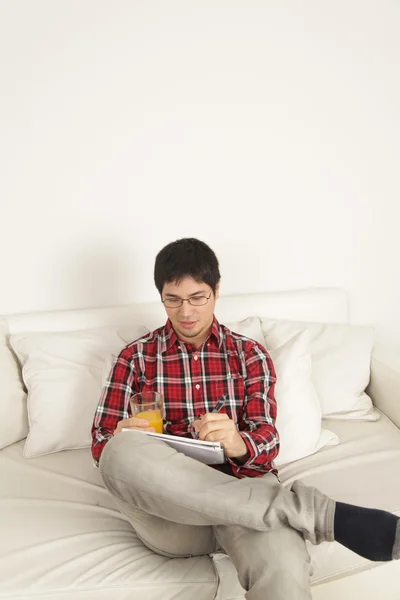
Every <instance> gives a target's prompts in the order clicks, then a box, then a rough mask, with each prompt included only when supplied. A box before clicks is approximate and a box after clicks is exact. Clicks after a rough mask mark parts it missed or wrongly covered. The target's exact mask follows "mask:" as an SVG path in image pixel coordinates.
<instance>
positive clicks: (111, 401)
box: [92, 238, 400, 600]
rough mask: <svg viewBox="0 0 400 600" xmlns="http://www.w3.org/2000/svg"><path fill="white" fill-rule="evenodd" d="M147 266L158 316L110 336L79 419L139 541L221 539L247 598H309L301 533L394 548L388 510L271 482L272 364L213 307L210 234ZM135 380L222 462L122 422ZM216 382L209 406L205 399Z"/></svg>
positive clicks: (275, 442)
mask: <svg viewBox="0 0 400 600" xmlns="http://www.w3.org/2000/svg"><path fill="white" fill-rule="evenodd" d="M154 279H155V284H156V287H157V289H158V291H159V293H160V296H161V301H162V302H163V303H164V306H165V310H166V312H167V315H168V320H167V323H166V325H165V326H164V327H160V328H159V329H157V330H156V331H154V332H152V333H151V334H149V335H147V336H145V337H144V338H141V339H140V340H138V341H136V342H132V343H131V344H129V345H128V346H127V347H126V348H125V349H124V350H122V352H121V353H120V355H119V356H118V358H117V359H116V362H115V364H114V367H113V369H112V371H111V373H110V376H109V380H108V381H107V383H106V385H105V388H104V390H103V394H102V397H101V399H100V402H99V405H98V408H97V412H96V415H95V418H94V423H93V428H92V434H93V445H92V453H93V457H94V459H95V462H96V464H98V465H99V468H100V473H101V476H102V479H103V481H104V484H105V486H106V487H107V489H108V490H109V491H110V493H111V494H112V496H113V497H114V499H115V501H116V503H117V505H118V507H119V508H120V510H121V511H122V512H123V513H124V514H125V515H126V516H127V517H128V519H129V520H130V522H131V523H132V526H133V527H134V529H135V531H136V533H137V535H138V536H139V537H140V538H141V539H142V540H143V542H144V543H145V544H146V545H147V546H148V547H149V548H151V549H153V550H155V551H156V552H159V553H161V554H163V555H167V556H171V557H176V556H195V555H202V554H209V553H212V552H215V551H216V549H220V550H223V551H225V552H226V553H227V554H228V555H229V556H230V558H231V559H232V561H233V563H234V565H235V567H236V569H237V571H238V576H239V580H240V583H241V585H242V586H243V587H244V589H245V590H246V591H247V593H246V598H247V599H248V600H261V599H262V600H265V599H266V598H268V599H273V600H306V599H308V600H309V599H310V598H311V592H310V574H311V567H310V558H309V555H308V552H307V550H306V546H305V539H308V540H310V541H311V542H312V543H313V544H319V543H320V542H322V541H333V540H337V541H338V542H340V543H342V544H343V545H345V546H347V547H348V548H350V549H351V550H353V551H355V552H357V553H359V554H361V555H362V556H365V557H367V558H369V559H370V560H380V561H381V560H391V559H393V558H399V557H400V525H399V523H400V519H399V518H398V517H396V516H395V515H392V514H391V513H388V512H385V511H379V510H373V509H366V508H361V507H356V506H352V505H348V504H344V503H341V502H335V501H334V500H332V499H331V498H328V497H327V496H325V495H324V494H322V493H321V492H319V491H318V490H316V489H315V488H312V487H307V486H305V485H303V484H302V483H301V482H299V481H297V482H295V483H294V484H293V485H292V486H291V488H290V489H287V488H284V487H283V486H282V485H281V483H280V482H279V477H278V473H277V470H276V468H275V465H274V458H275V457H276V456H277V454H278V452H279V436H278V432H277V431H276V429H275V420H276V403H275V398H274V386H275V380H276V377H275V371H274V367H273V364H272V361H271V358H270V356H269V354H268V352H267V351H266V350H265V348H263V347H262V346H261V345H260V344H258V343H257V342H255V341H251V340H249V339H248V338H245V337H243V336H241V335H239V334H236V333H232V332H231V331H230V330H229V329H227V328H226V327H224V326H223V325H221V324H219V323H218V321H217V319H216V318H215V316H214V308H215V304H216V300H217V299H218V296H219V286H220V273H219V266H218V260H217V258H216V256H215V254H214V252H213V251H212V250H211V248H209V247H208V246H207V245H206V244H205V243H204V242H201V241H199V240H196V239H192V238H188V239H187V238H186V239H181V240H177V241H176V242H172V243H171V244H168V245H167V246H166V247H165V248H163V249H162V250H161V251H160V252H159V253H158V255H157V257H156V262H155V270H154ZM143 390H149V391H150V390H151V391H159V392H161V393H163V394H164V398H165V412H166V424H165V432H166V433H172V434H175V435H181V436H189V437H194V436H196V435H197V434H198V436H199V438H200V439H202V440H207V441H219V442H221V443H222V444H223V445H224V448H225V453H226V455H227V463H226V464H225V465H223V466H222V467H210V466H207V465H204V464H202V463H200V462H198V461H195V460H193V459H190V458H188V457H186V456H184V455H183V454H181V453H178V452H176V451H175V450H174V449H172V448H170V447H169V446H167V445H166V444H164V443H163V442H161V441H160V440H156V439H154V438H150V437H148V436H143V435H142V434H140V433H136V432H135V429H142V428H143V427H147V426H148V423H147V422H145V421H144V420H142V419H137V418H132V417H130V416H129V399H130V397H131V396H132V395H133V394H134V393H135V392H138V391H143ZM224 394H225V395H226V396H227V402H226V404H225V406H224V408H223V410H222V411H221V412H219V413H213V412H211V411H212V408H213V406H215V404H216V403H217V402H218V400H219V399H220V398H221V396H222V395H224ZM122 428H130V429H132V432H129V433H121V430H122Z"/></svg>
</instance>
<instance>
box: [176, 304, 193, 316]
mask: <svg viewBox="0 0 400 600" xmlns="http://www.w3.org/2000/svg"><path fill="white" fill-rule="evenodd" d="M179 314H180V315H181V316H182V317H187V316H189V315H192V314H193V306H192V305H191V304H190V303H189V302H182V306H181V307H180V309H179Z"/></svg>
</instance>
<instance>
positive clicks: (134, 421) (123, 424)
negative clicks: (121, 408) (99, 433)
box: [114, 417, 155, 435]
mask: <svg viewBox="0 0 400 600" xmlns="http://www.w3.org/2000/svg"><path fill="white" fill-rule="evenodd" d="M122 429H142V430H143V429H145V430H146V431H155V429H154V427H149V422H148V421H146V419H138V418H137V417H131V418H129V419H122V420H121V421H119V422H118V424H117V428H116V429H115V431H114V435H116V434H117V433H120V432H121V431H122Z"/></svg>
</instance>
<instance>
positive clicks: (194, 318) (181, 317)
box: [162, 277, 219, 347]
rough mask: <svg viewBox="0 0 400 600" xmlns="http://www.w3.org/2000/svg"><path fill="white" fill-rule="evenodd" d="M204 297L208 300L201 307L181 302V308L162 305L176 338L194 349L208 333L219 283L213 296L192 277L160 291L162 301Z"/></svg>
mask: <svg viewBox="0 0 400 600" xmlns="http://www.w3.org/2000/svg"><path fill="white" fill-rule="evenodd" d="M205 296H206V297H207V298H208V296H210V299H209V300H208V301H207V303H206V304H204V305H202V306H193V305H191V304H190V303H189V302H183V304H182V306H177V307H176V308H168V307H167V306H165V304H164V306H165V310H166V312H167V315H168V317H169V319H170V321H171V323H172V326H173V328H174V330H175V333H176V334H177V336H178V338H179V339H180V340H183V341H184V342H190V343H192V344H194V345H195V346H196V347H199V346H200V345H201V344H202V343H203V341H204V340H205V339H206V338H207V336H208V334H209V333H210V329H211V326H212V322H213V316H214V308H215V303H216V300H217V298H218V296H219V283H218V284H217V288H216V295H215V296H214V294H213V292H212V289H211V288H210V286H209V285H207V284H206V283H204V282H202V281H195V280H194V279H192V277H185V278H184V279H182V281H181V282H180V283H179V284H177V283H176V282H169V283H165V284H164V287H163V290H162V300H168V299H170V300H171V299H172V298H175V299H176V298H178V299H189V298H190V299H196V298H199V297H202V298H204V297H205ZM194 301H195V300H194Z"/></svg>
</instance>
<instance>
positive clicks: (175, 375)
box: [92, 317, 279, 478]
mask: <svg viewBox="0 0 400 600" xmlns="http://www.w3.org/2000/svg"><path fill="white" fill-rule="evenodd" d="M275 381H276V375H275V370H274V366H273V364H272V361H271V358H270V356H269V354H268V353H267V351H266V350H265V348H263V347H262V346H261V345H260V344H258V343H257V342H255V341H253V340H250V339H249V338H246V337H244V336H242V335H240V334H238V333H233V332H232V331H230V330H229V329H228V328H227V327H225V326H224V325H220V324H219V323H218V321H217V319H216V318H215V317H214V321H213V325H212V330H211V333H210V335H209V337H208V338H207V340H205V342H204V343H203V344H202V346H201V347H200V348H198V349H197V350H196V349H195V348H194V346H192V345H191V344H189V343H185V342H182V341H180V340H179V339H178V338H177V336H176V333H175V331H174V329H173V327H172V324H171V322H170V320H169V319H168V321H167V323H166V325H165V326H164V327H160V328H159V329H156V330H155V331H153V332H152V333H150V334H148V335H146V336H145V337H142V338H140V339H139V340H136V341H135V342H132V343H131V344H129V345H128V346H126V347H125V348H124V349H123V350H122V352H121V353H120V354H119V356H118V357H117V358H116V360H115V362H114V366H113V369H112V370H111V372H110V375H109V378H108V380H107V382H106V384H105V386H104V389H103V393H102V395H101V398H100V401H99V404H98V407H97V410H96V414H95V417H94V422H93V427H92V437H93V443H92V455H93V458H94V461H95V464H96V465H98V461H99V458H100V455H101V452H102V450H103V448H104V446H105V444H106V443H107V441H108V440H109V439H110V438H111V437H112V435H113V431H114V430H115V428H116V427H117V423H118V421H120V420H121V419H127V418H128V417H130V416H131V415H130V407H129V399H130V397H131V396H132V395H133V394H134V393H136V392H140V391H157V392H160V393H162V394H163V395H164V406H165V418H166V420H165V422H164V432H165V433H169V434H172V435H179V436H184V437H195V430H194V427H193V421H194V420H195V419H196V418H197V417H198V416H200V415H201V414H204V413H205V412H209V411H211V410H212V408H213V406H215V404H216V403H217V401H218V400H219V398H221V396H222V395H224V394H225V395H226V396H227V398H228V400H227V402H226V403H225V406H224V407H223V408H222V409H221V411H220V412H225V413H227V414H228V416H229V417H230V418H231V419H233V421H234V422H235V424H236V427H237V429H238V431H239V433H240V435H241V436H242V438H243V440H244V442H245V444H246V446H247V449H248V451H249V458H248V460H247V462H246V463H245V464H243V465H239V464H238V463H237V462H236V461H235V459H228V462H229V463H230V465H231V470H232V474H233V475H235V476H236V477H239V478H240V477H259V476H262V475H264V474H265V473H268V472H273V473H275V474H277V470H276V468H275V465H274V462H273V461H274V458H276V456H277V454H278V451H279V436H278V433H277V431H276V428H275V420H276V402H275V398H274V387H275Z"/></svg>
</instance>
